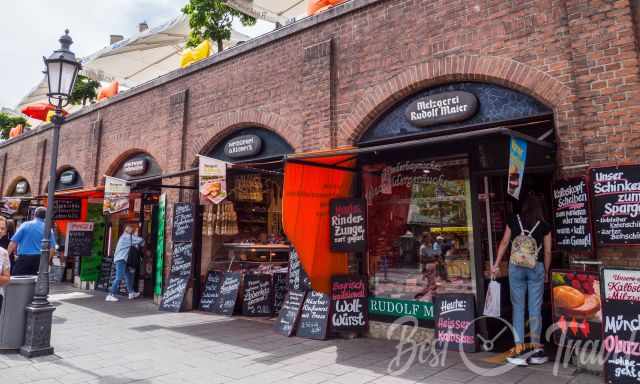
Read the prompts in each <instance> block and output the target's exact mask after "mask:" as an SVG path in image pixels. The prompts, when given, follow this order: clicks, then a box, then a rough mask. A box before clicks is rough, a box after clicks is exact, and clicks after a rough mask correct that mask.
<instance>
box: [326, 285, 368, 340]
mask: <svg viewBox="0 0 640 384" xmlns="http://www.w3.org/2000/svg"><path fill="white" fill-rule="evenodd" d="M367 297H368V294H367V279H365V278H364V277H361V276H334V277H333V278H332V279H331V322H330V325H331V329H332V330H333V331H336V332H341V331H353V332H360V331H366V330H367V327H368V325H369V316H368V311H367V307H368V303H367Z"/></svg>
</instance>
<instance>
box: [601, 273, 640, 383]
mask: <svg viewBox="0 0 640 384" xmlns="http://www.w3.org/2000/svg"><path fill="white" fill-rule="evenodd" d="M600 273H601V276H600V281H601V284H600V297H601V299H602V300H603V301H602V320H603V324H604V333H603V340H602V346H603V349H604V351H603V352H604V356H605V357H606V359H605V362H604V371H605V381H606V382H607V383H610V384H632V383H637V382H638V381H639V380H640V370H639V369H638V366H640V354H639V353H638V350H639V348H640V342H638V338H637V336H638V335H637V333H638V331H640V325H638V313H640V270H632V269H623V268H603V269H601V272H600Z"/></svg>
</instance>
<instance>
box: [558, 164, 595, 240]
mask: <svg viewBox="0 0 640 384" xmlns="http://www.w3.org/2000/svg"><path fill="white" fill-rule="evenodd" d="M590 217H591V216H590V212H589V193H588V189H587V182H586V180H585V178H584V177H578V178H575V179H569V180H558V181H556V182H555V183H554V184H553V220H554V223H555V231H556V236H555V238H556V245H557V246H558V248H559V249H565V250H576V251H590V250H591V249H592V245H593V241H592V237H591V223H590V221H589V218H590Z"/></svg>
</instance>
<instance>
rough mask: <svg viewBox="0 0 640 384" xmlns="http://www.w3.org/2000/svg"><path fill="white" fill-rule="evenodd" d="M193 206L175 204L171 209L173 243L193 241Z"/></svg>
mask: <svg viewBox="0 0 640 384" xmlns="http://www.w3.org/2000/svg"><path fill="white" fill-rule="evenodd" d="M194 215H195V212H194V206H193V205H192V204H190V203H176V204H175V205H174V207H173V237H172V239H173V242H174V243H180V242H188V241H192V240H193V223H194Z"/></svg>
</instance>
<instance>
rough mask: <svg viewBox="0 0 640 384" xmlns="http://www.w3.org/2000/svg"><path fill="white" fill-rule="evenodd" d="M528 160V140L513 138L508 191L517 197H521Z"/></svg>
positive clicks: (510, 149)
mask: <svg viewBox="0 0 640 384" xmlns="http://www.w3.org/2000/svg"><path fill="white" fill-rule="evenodd" d="M526 161H527V142H526V141H524V140H522V139H516V138H515V137H512V138H511V142H510V144H509V175H508V176H507V193H508V194H509V195H511V196H513V197H514V198H515V199H519V198H520V190H521V189H522V180H523V178H524V166H525V162H526Z"/></svg>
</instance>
